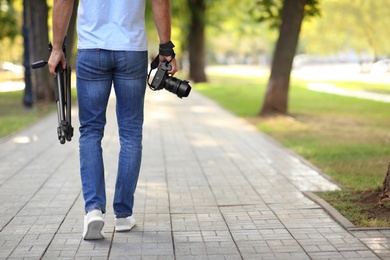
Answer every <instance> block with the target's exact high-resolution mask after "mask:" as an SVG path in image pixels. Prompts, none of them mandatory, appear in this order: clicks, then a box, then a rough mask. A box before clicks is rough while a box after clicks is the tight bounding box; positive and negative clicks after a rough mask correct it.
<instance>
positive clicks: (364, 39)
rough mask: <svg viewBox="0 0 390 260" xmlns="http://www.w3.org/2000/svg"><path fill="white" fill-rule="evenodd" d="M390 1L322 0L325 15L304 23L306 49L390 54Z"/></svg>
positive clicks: (373, 55)
mask: <svg viewBox="0 0 390 260" xmlns="http://www.w3.org/2000/svg"><path fill="white" fill-rule="evenodd" d="M389 16H390V5H389V4H388V1H387V0H375V1H366V0H343V1H333V0H322V1H321V18H320V19H316V20H313V21H310V22H308V23H306V24H304V26H303V28H302V32H301V43H302V44H303V49H304V50H305V52H306V53H313V54H322V55H329V54H332V53H339V52H342V51H344V52H351V51H354V52H356V53H358V54H359V53H361V54H362V55H364V56H365V59H367V56H368V55H371V58H373V57H378V56H380V55H389V54H390V45H389V44H388V37H389V32H388V28H390V20H389V19H387V17H389Z"/></svg>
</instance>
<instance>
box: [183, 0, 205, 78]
mask: <svg viewBox="0 0 390 260" xmlns="http://www.w3.org/2000/svg"><path fill="white" fill-rule="evenodd" d="M187 3H188V8H189V10H190V14H189V15H190V23H189V27H188V28H189V30H188V58H189V63H190V75H189V77H190V79H192V80H193V81H194V82H205V81H207V80H206V73H205V66H206V54H205V24H206V21H205V20H206V15H205V13H206V3H205V1H204V0H188V1H187Z"/></svg>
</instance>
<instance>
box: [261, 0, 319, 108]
mask: <svg viewBox="0 0 390 260" xmlns="http://www.w3.org/2000/svg"><path fill="white" fill-rule="evenodd" d="M257 3H258V6H259V7H260V9H262V10H260V13H259V21H268V22H270V24H271V27H273V28H275V27H277V26H278V24H280V26H279V38H278V40H277V43H276V48H275V51H274V56H273V61H272V67H271V75H270V78H269V81H268V85H267V91H266V94H265V98H264V102H263V106H262V108H261V110H260V115H261V116H266V115H271V114H287V105H288V92H289V85H290V74H291V69H292V63H293V60H294V55H295V52H296V48H297V45H298V39H299V33H300V30H301V25H302V21H303V17H304V16H305V14H306V15H308V16H313V15H316V14H318V13H319V11H318V8H317V5H318V0H284V1H283V4H281V2H280V1H278V0H274V1H271V0H267V1H266V0H263V1H258V2H257ZM280 21H281V22H280Z"/></svg>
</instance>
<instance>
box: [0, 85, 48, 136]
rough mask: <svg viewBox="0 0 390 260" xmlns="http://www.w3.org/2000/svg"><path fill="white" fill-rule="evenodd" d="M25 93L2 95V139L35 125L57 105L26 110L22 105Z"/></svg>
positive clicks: (0, 122) (16, 92) (4, 93)
mask: <svg viewBox="0 0 390 260" xmlns="http://www.w3.org/2000/svg"><path fill="white" fill-rule="evenodd" d="M22 98H23V91H21V90H20V91H11V92H2V93H0V138H2V137H5V136H7V135H10V134H12V133H15V132H17V131H19V130H20V129H23V128H25V127H26V126H28V125H30V124H32V123H35V122H36V121H37V120H38V119H40V118H42V117H43V116H44V115H46V114H48V113H49V112H51V111H54V109H55V105H54V102H53V104H46V105H44V104H42V105H36V106H35V107H34V108H33V109H25V108H24V106H23V103H22Z"/></svg>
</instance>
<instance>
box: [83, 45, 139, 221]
mask: <svg viewBox="0 0 390 260" xmlns="http://www.w3.org/2000/svg"><path fill="white" fill-rule="evenodd" d="M146 74H147V52H146V51H144V52H136V51H108V50H101V49H82V50H79V52H78V54H77V61H76V76H77V97H78V106H79V120H80V129H79V130H80V140H79V142H80V173H81V182H82V188H83V196H84V200H85V211H86V212H89V211H91V210H93V209H100V210H102V211H103V212H105V211H106V192H105V181H104V164H103V156H102V146H101V140H102V138H103V135H104V127H105V125H106V109H107V103H108V98H109V95H110V92H111V88H112V83H114V90H115V95H116V115H117V123H118V129H119V142H120V153H119V162H118V173H117V179H116V185H115V195H114V203H113V207H114V213H115V215H116V217H128V216H131V215H132V214H133V205H134V192H135V189H136V186H137V181H138V176H139V171H140V166H141V156H142V125H143V117H144V97H145V89H146Z"/></svg>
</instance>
